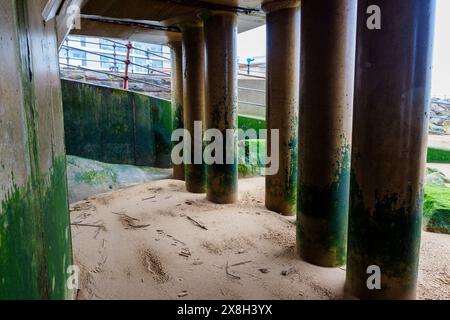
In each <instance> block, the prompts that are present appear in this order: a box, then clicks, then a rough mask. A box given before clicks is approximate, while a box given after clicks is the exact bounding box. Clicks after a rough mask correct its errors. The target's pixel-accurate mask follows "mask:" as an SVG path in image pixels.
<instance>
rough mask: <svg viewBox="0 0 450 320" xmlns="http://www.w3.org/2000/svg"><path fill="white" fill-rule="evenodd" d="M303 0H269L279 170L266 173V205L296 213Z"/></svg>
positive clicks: (271, 97)
mask: <svg viewBox="0 0 450 320" xmlns="http://www.w3.org/2000/svg"><path fill="white" fill-rule="evenodd" d="M299 6H300V0H297V1H292V0H285V1H276V2H273V1H271V2H266V3H264V4H263V9H264V11H265V12H266V13H267V90H266V91H267V129H268V130H271V129H277V130H279V140H278V141H272V139H271V135H270V134H269V135H268V144H267V148H268V150H271V145H272V143H279V152H280V159H279V165H280V166H279V171H278V173H277V174H275V175H270V176H266V207H267V209H269V210H272V211H275V212H279V213H281V214H284V215H294V214H295V213H296V210H297V209H296V206H297V161H298V159H297V153H298V148H297V146H298V143H297V142H298V106H299V80H300V74H299V73H300V7H299ZM269 132H270V131H269Z"/></svg>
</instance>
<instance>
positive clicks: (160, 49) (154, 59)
mask: <svg viewBox="0 0 450 320" xmlns="http://www.w3.org/2000/svg"><path fill="white" fill-rule="evenodd" d="M127 43H128V41H123V40H115V39H104V38H91V37H81V36H69V37H68V38H67V39H66V41H65V42H64V44H63V46H62V47H61V50H60V52H59V62H60V64H61V66H63V67H64V66H67V65H69V66H75V67H83V68H87V69H93V70H101V71H106V72H122V73H123V72H124V71H125V60H126V55H127ZM131 44H132V46H133V48H132V49H131V51H130V62H131V64H130V69H129V72H130V73H138V74H149V75H151V74H155V73H157V74H159V72H158V71H162V72H170V49H169V48H168V47H167V46H163V45H159V44H150V43H143V42H136V41H134V42H131Z"/></svg>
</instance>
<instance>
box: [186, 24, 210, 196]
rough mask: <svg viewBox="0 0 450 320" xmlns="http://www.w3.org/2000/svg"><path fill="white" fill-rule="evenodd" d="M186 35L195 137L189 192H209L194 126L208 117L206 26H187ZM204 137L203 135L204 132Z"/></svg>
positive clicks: (189, 115)
mask: <svg viewBox="0 0 450 320" xmlns="http://www.w3.org/2000/svg"><path fill="white" fill-rule="evenodd" d="M181 29H182V32H183V102H184V103H183V107H184V109H183V110H184V127H185V129H186V130H188V131H189V133H190V135H191V164H185V167H184V169H185V180H186V189H187V190H188V191H189V192H192V193H204V192H205V190H206V172H205V165H204V164H203V161H202V164H195V162H194V149H195V148H194V147H195V141H194V123H195V122H196V121H201V122H202V123H203V126H204V118H205V46H204V45H205V43H204V32H203V23H202V22H196V23H186V24H183V25H182V26H181ZM202 135H203V133H202Z"/></svg>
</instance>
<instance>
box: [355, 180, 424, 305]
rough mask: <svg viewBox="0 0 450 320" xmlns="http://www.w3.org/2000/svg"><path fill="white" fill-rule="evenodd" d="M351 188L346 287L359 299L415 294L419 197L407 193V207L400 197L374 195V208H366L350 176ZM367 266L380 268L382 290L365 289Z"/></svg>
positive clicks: (420, 194) (418, 241) (420, 206)
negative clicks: (409, 201) (405, 293)
mask: <svg viewBox="0 0 450 320" xmlns="http://www.w3.org/2000/svg"><path fill="white" fill-rule="evenodd" d="M351 188H352V190H351V198H352V199H351V207H350V219H349V240H348V247H349V251H348V257H347V259H348V263H347V279H348V280H347V286H350V287H349V288H351V291H352V293H353V294H355V295H356V296H357V297H359V298H371V299H376V298H383V299H389V298H393V299H396V298H398V296H397V294H399V293H401V294H403V293H404V292H407V293H408V292H415V286H416V281H417V271H418V262H419V259H418V256H419V250H420V235H421V229H422V204H423V194H422V193H419V194H413V192H412V190H411V189H410V190H408V194H407V195H406V198H408V199H412V202H411V203H413V204H412V205H411V206H409V205H406V206H405V205H404V203H403V201H402V199H403V198H404V197H405V196H403V195H398V194H390V195H384V196H383V197H381V196H378V195H375V198H376V202H375V204H374V207H373V208H368V207H366V206H365V204H364V197H363V191H362V190H361V189H360V188H359V187H358V185H357V182H356V179H355V178H354V176H353V175H352V181H351ZM413 199H416V200H415V201H413ZM361 239H364V241H361ZM371 265H376V266H378V267H380V270H381V272H382V274H381V287H382V289H383V290H369V289H368V288H367V285H366V280H367V278H368V277H369V275H368V274H367V268H368V267H369V266H371Z"/></svg>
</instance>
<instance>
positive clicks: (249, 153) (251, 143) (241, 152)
mask: <svg viewBox="0 0 450 320" xmlns="http://www.w3.org/2000/svg"><path fill="white" fill-rule="evenodd" d="M265 157H266V140H262V139H248V140H241V141H239V143H238V171H239V178H250V177H258V176H262V175H264V168H265V165H264V163H265Z"/></svg>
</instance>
